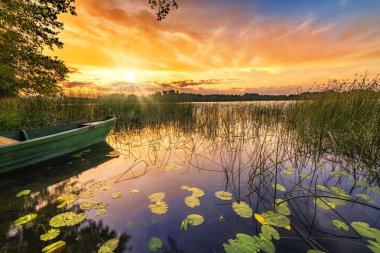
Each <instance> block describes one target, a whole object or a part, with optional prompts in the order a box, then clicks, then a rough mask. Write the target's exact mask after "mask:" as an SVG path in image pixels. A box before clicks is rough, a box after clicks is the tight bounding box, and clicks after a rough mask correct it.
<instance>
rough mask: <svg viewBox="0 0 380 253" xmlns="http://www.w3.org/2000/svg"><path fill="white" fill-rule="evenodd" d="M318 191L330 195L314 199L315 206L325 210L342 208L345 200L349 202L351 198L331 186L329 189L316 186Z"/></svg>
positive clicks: (341, 190) (339, 189) (340, 189)
mask: <svg viewBox="0 0 380 253" xmlns="http://www.w3.org/2000/svg"><path fill="white" fill-rule="evenodd" d="M316 188H317V189H318V190H320V191H323V192H327V193H330V194H331V197H328V196H327V197H316V198H315V199H314V202H315V205H316V206H318V207H320V208H322V209H326V210H330V209H334V208H335V207H336V206H344V205H345V204H346V200H351V199H352V197H351V196H350V195H349V194H347V193H346V192H345V191H344V190H343V189H342V188H339V187H336V186H332V187H330V188H328V187H326V186H323V185H319V184H317V185H316Z"/></svg>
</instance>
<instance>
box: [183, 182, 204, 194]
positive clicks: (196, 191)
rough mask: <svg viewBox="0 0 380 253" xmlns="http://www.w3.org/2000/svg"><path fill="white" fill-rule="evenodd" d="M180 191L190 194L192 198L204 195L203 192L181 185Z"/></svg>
mask: <svg viewBox="0 0 380 253" xmlns="http://www.w3.org/2000/svg"><path fill="white" fill-rule="evenodd" d="M181 189H182V190H186V191H190V192H192V196H193V197H202V196H203V195H205V192H204V191H203V190H201V189H199V188H197V187H189V186H186V185H183V186H181Z"/></svg>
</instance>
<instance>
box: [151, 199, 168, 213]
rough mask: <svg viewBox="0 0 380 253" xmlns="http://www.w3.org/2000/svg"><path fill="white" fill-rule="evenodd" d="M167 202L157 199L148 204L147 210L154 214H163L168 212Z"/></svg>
mask: <svg viewBox="0 0 380 253" xmlns="http://www.w3.org/2000/svg"><path fill="white" fill-rule="evenodd" d="M168 209H169V207H168V204H167V203H166V202H164V201H158V202H156V203H155V204H150V205H149V210H150V211H151V212H152V213H154V214H165V213H167V212H168Z"/></svg>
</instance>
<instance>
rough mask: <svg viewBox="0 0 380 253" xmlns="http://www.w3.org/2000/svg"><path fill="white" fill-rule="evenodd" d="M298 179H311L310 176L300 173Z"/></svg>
mask: <svg viewBox="0 0 380 253" xmlns="http://www.w3.org/2000/svg"><path fill="white" fill-rule="evenodd" d="M300 177H302V178H307V179H310V178H311V176H310V175H309V174H307V173H301V174H300Z"/></svg>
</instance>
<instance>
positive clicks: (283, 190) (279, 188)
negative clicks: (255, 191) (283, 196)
mask: <svg viewBox="0 0 380 253" xmlns="http://www.w3.org/2000/svg"><path fill="white" fill-rule="evenodd" d="M272 187H273V188H275V189H277V190H279V191H280V192H286V188H285V187H284V186H283V185H281V184H276V185H274V184H272Z"/></svg>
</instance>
